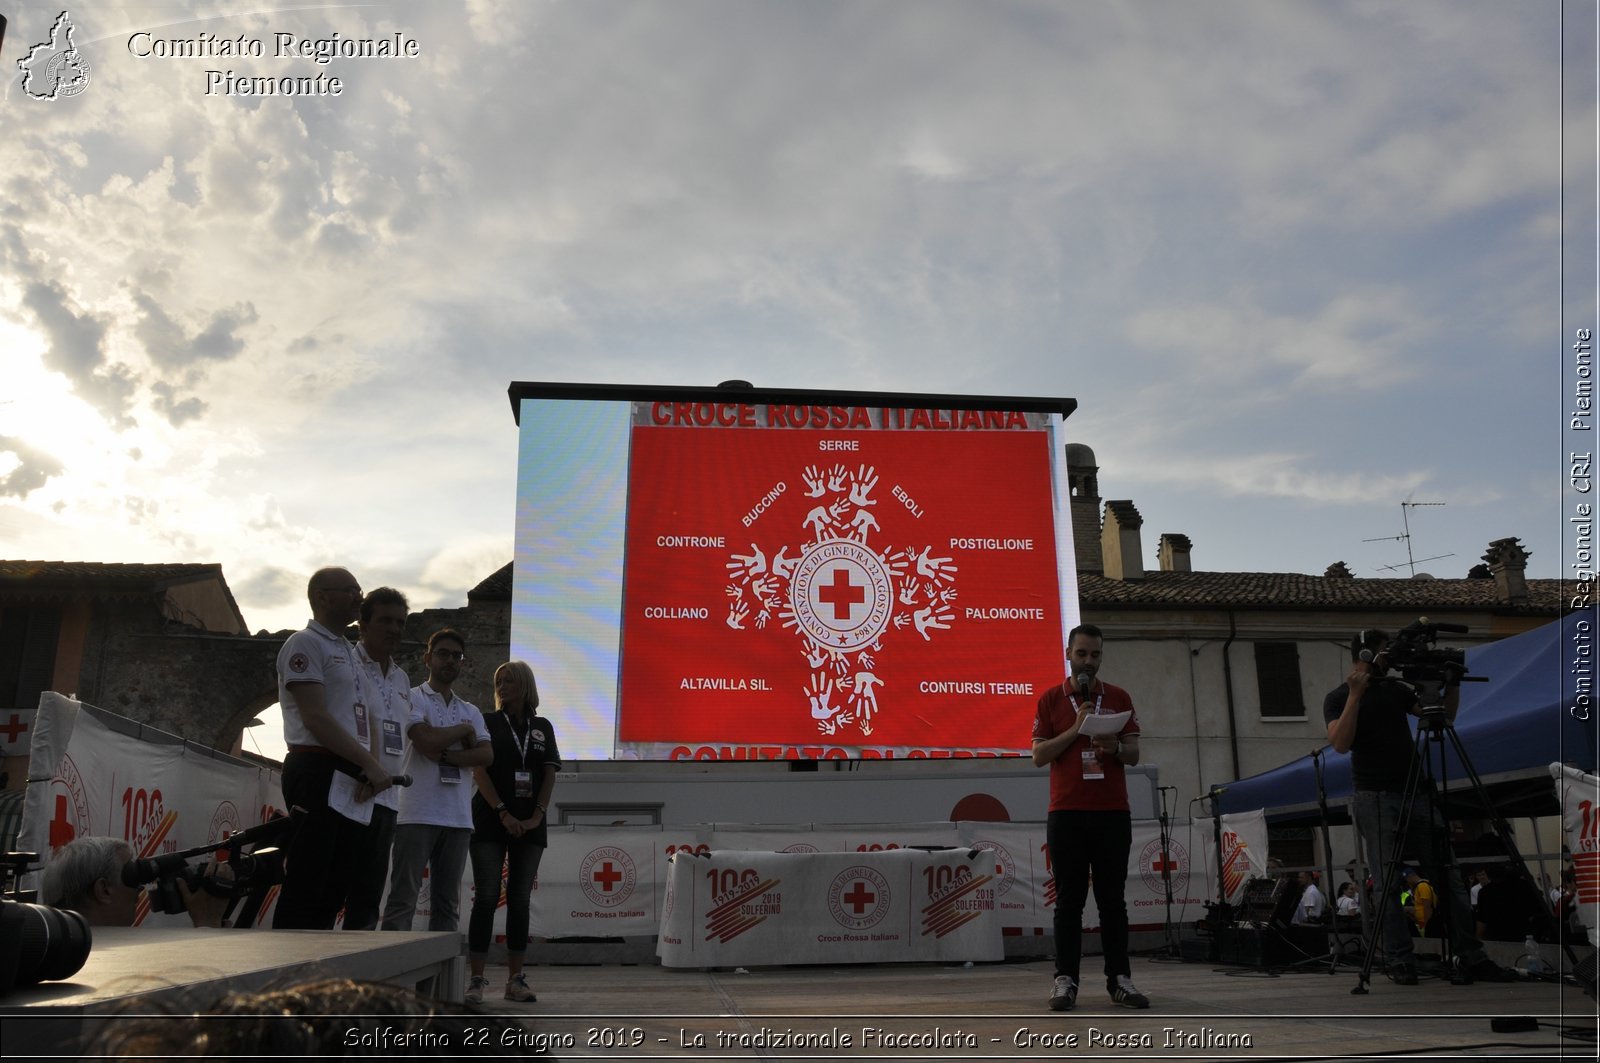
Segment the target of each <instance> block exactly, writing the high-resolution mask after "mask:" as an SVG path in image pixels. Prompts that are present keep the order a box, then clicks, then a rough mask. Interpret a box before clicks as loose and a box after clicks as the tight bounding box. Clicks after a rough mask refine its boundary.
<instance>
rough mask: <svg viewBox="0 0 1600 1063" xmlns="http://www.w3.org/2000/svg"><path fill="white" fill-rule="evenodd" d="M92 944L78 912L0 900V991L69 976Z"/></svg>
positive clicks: (85, 924) (86, 956) (86, 957)
mask: <svg viewBox="0 0 1600 1063" xmlns="http://www.w3.org/2000/svg"><path fill="white" fill-rule="evenodd" d="M92 944H93V940H92V937H91V935H90V933H89V921H88V920H87V919H85V918H84V917H83V916H82V914H80V913H78V912H73V911H68V910H67V909H64V908H51V907H49V906H48V905H43V904H23V903H21V902H18V901H0V993H5V992H9V991H10V990H11V989H12V988H13V987H14V986H30V985H33V984H34V983H36V982H43V981H56V980H59V979H62V978H70V977H71V976H72V975H74V974H76V973H77V972H78V969H79V968H80V967H82V966H83V965H84V962H85V961H86V960H88V959H89V947H90V946H91V945H92Z"/></svg>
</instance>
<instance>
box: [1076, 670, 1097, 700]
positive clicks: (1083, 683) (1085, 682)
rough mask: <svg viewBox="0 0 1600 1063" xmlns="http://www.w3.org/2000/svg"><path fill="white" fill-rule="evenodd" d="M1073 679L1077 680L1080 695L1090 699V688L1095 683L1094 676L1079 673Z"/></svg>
mask: <svg viewBox="0 0 1600 1063" xmlns="http://www.w3.org/2000/svg"><path fill="white" fill-rule="evenodd" d="M1072 678H1073V679H1075V680H1077V683H1078V693H1079V694H1080V695H1081V696H1083V697H1088V696H1089V687H1090V686H1091V685H1092V684H1093V683H1094V676H1092V675H1090V674H1089V673H1088V672H1079V673H1078V674H1077V675H1075V676H1073V677H1072Z"/></svg>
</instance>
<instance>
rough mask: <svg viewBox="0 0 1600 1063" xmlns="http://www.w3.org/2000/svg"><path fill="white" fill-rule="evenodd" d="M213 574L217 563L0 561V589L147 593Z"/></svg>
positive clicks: (217, 574)
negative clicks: (144, 563)
mask: <svg viewBox="0 0 1600 1063" xmlns="http://www.w3.org/2000/svg"><path fill="white" fill-rule="evenodd" d="M210 577H215V578H217V579H219V580H220V579H222V566H221V565H217V564H211V565H201V564H169V565H123V564H106V563H103V562H100V561H0V591H17V590H22V591H52V592H71V593H77V594H86V595H90V596H93V597H99V596H114V595H125V594H147V593H149V592H150V591H151V590H153V589H155V588H157V587H162V586H166V585H168V584H172V583H187V582H189V581H191V580H197V579H206V578H210Z"/></svg>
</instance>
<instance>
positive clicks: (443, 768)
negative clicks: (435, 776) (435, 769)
mask: <svg viewBox="0 0 1600 1063" xmlns="http://www.w3.org/2000/svg"><path fill="white" fill-rule="evenodd" d="M439 781H440V782H455V783H458V782H460V781H461V765H459V764H441V765H439Z"/></svg>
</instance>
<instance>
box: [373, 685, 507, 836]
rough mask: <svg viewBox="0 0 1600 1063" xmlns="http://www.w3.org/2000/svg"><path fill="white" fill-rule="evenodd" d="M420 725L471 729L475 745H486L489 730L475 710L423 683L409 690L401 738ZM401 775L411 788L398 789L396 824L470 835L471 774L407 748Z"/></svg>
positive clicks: (458, 745)
mask: <svg viewBox="0 0 1600 1063" xmlns="http://www.w3.org/2000/svg"><path fill="white" fill-rule="evenodd" d="M419 723H426V724H428V725H429V726H430V727H454V726H455V725H456V724H459V723H470V724H472V730H473V733H474V734H476V735H477V736H478V741H480V742H487V741H489V729H488V728H487V727H485V726H484V723H483V713H481V712H479V711H478V707H477V706H476V705H474V704H472V702H470V701H465V700H463V699H461V698H457V697H452V698H451V699H450V700H449V701H448V702H446V701H445V700H444V697H443V695H441V694H440V693H439V692H438V691H437V690H434V689H433V687H431V686H429V685H428V684H427V683H423V684H422V685H421V686H416V687H412V688H411V716H410V717H409V718H408V719H407V720H406V733H407V734H410V733H411V728H412V727H413V726H415V725H416V724H419ZM450 748H451V749H465V748H466V746H465V744H464V743H461V742H456V743H453V744H452V745H451V746H450ZM405 770H406V773H407V774H408V775H410V776H411V785H410V786H408V787H403V788H402V792H401V794H400V815H399V816H398V817H397V818H396V820H395V822H396V823H426V824H429V825H430V826H435V827H465V828H467V829H468V830H471V829H472V790H473V783H472V769H471V768H463V767H459V766H456V767H453V768H452V767H450V766H447V765H442V764H440V763H438V762H437V761H433V760H429V759H428V758H427V757H425V756H423V755H422V754H421V753H418V752H417V748H416V744H415V743H407V745H406V764H405ZM451 773H453V774H455V776H456V778H457V781H456V782H445V781H444V776H445V775H449V774H451Z"/></svg>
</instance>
